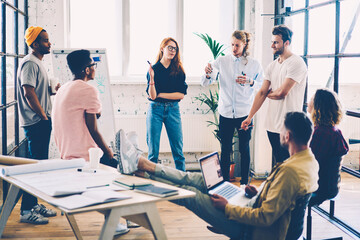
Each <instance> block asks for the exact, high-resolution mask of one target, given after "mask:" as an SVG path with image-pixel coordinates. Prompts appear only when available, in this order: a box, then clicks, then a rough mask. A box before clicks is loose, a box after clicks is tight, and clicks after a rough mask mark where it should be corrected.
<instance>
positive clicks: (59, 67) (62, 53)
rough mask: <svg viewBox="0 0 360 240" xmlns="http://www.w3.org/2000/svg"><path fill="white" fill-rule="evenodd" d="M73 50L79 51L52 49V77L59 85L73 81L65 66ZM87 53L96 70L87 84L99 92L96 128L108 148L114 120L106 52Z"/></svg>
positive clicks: (91, 51)
mask: <svg viewBox="0 0 360 240" xmlns="http://www.w3.org/2000/svg"><path fill="white" fill-rule="evenodd" d="M75 50H79V49H69V48H68V49H53V50H52V52H51V53H52V54H51V55H52V63H53V68H54V76H55V77H56V78H58V79H59V82H60V84H61V85H64V84H65V83H66V82H68V81H72V80H74V76H73V74H72V73H71V71H70V69H69V66H68V64H67V60H66V56H67V55H68V54H69V53H71V52H72V51H75ZM89 51H90V54H91V58H93V59H95V62H97V68H96V72H95V78H94V80H91V81H89V82H88V83H89V84H90V85H92V86H94V87H95V88H96V89H97V90H98V91H99V96H100V101H101V104H102V112H101V117H100V118H99V119H98V121H97V122H98V128H99V130H100V133H101V135H102V136H103V138H104V140H105V142H106V143H107V144H108V145H109V146H112V142H114V140H115V120H114V108H113V102H112V97H111V89H110V78H109V69H108V62H107V57H106V50H105V49H89Z"/></svg>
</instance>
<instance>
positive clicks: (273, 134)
mask: <svg viewBox="0 0 360 240" xmlns="http://www.w3.org/2000/svg"><path fill="white" fill-rule="evenodd" d="M272 35H273V36H272V44H271V48H272V49H273V53H274V55H278V56H279V57H278V58H277V59H275V60H274V61H273V62H271V63H270V64H269V65H268V67H267V68H266V71H265V76H264V82H263V84H262V86H261V89H260V90H259V92H258V93H257V94H256V96H255V100H254V103H253V105H252V107H251V110H250V113H249V115H248V117H247V119H245V120H244V121H243V122H242V124H241V128H243V129H247V128H248V125H249V124H250V123H251V119H252V118H253V117H254V115H255V113H256V112H257V111H258V110H259V109H260V107H261V106H262V104H263V103H264V101H265V99H266V98H268V99H269V106H268V109H267V115H266V123H265V128H266V130H267V134H268V137H269V141H270V144H271V147H272V151H273V156H274V157H275V161H276V162H283V161H284V160H285V159H287V158H288V157H289V152H288V151H287V150H286V149H285V148H283V147H282V146H281V144H280V131H281V128H282V125H283V122H284V117H285V115H286V113H287V112H292V111H302V105H303V102H304V94H305V86H306V77H307V67H306V64H305V62H304V61H303V59H302V58H301V57H300V56H297V55H295V54H293V53H292V52H291V50H290V44H291V37H292V35H293V32H292V31H291V30H290V29H289V28H288V27H287V26H285V25H279V26H275V27H274V28H273V30H272Z"/></svg>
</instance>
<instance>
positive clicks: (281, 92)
mask: <svg viewBox="0 0 360 240" xmlns="http://www.w3.org/2000/svg"><path fill="white" fill-rule="evenodd" d="M295 84H296V81H295V80H293V79H291V78H286V79H285V82H284V83H283V84H282V85H281V86H280V87H279V88H278V89H275V90H273V91H271V92H269V94H268V95H267V97H268V98H270V99H272V100H281V99H284V98H285V97H286V96H287V95H288V94H289V92H290V90H291V89H292V88H293V87H294V86H295Z"/></svg>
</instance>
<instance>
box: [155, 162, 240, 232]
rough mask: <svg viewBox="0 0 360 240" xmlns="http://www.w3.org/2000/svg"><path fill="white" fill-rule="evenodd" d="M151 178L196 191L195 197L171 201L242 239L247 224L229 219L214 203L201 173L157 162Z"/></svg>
mask: <svg viewBox="0 0 360 240" xmlns="http://www.w3.org/2000/svg"><path fill="white" fill-rule="evenodd" d="M150 178H152V179H154V180H157V181H160V182H164V183H167V184H170V185H173V186H177V187H180V188H183V189H187V190H190V191H192V192H195V193H196V195H195V197H194V198H184V199H178V200H173V201H171V202H173V203H175V204H178V205H181V206H184V207H186V208H187V209H189V210H190V211H192V212H193V213H195V214H196V215H197V216H198V217H200V218H201V219H203V220H204V221H206V222H207V223H209V224H211V225H212V226H213V227H215V228H217V229H218V230H220V231H222V232H223V234H224V235H226V236H228V237H230V238H232V239H242V236H243V234H244V230H245V229H246V228H247V226H246V225H244V224H241V223H239V222H237V221H234V220H229V219H228V218H227V217H226V216H225V213H223V212H221V211H219V210H218V209H216V208H215V207H214V206H213V205H212V202H211V199H210V196H209V195H208V194H207V191H206V190H207V189H206V186H205V183H204V180H203V177H202V174H201V173H193V172H183V171H179V170H177V169H174V168H171V167H166V166H162V165H160V164H157V165H156V168H155V173H154V174H153V175H151V176H150Z"/></svg>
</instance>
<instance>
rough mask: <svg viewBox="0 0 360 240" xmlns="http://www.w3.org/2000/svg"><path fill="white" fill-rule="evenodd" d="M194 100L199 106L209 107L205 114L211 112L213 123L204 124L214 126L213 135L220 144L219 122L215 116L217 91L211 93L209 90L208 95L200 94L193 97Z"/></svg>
mask: <svg viewBox="0 0 360 240" xmlns="http://www.w3.org/2000/svg"><path fill="white" fill-rule="evenodd" d="M195 99H196V100H197V101H199V102H200V105H202V104H206V105H207V106H208V107H209V109H208V111H207V112H206V113H209V112H210V111H211V112H212V114H213V117H214V121H206V122H207V123H208V126H215V129H214V131H213V134H214V136H215V137H216V139H217V140H219V142H220V136H219V120H218V115H217V108H218V102H219V94H218V91H217V90H215V91H214V92H212V91H211V90H209V95H206V94H205V93H201V94H200V95H199V96H197V97H195Z"/></svg>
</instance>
